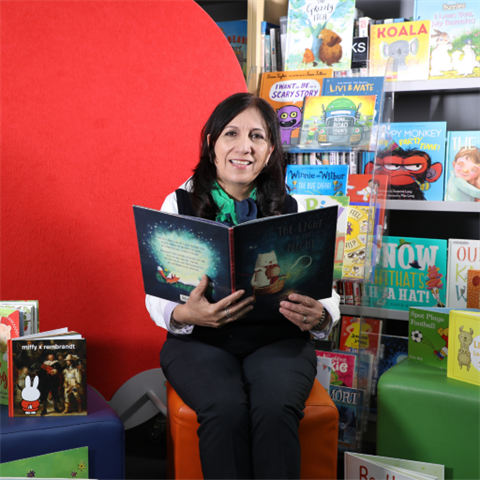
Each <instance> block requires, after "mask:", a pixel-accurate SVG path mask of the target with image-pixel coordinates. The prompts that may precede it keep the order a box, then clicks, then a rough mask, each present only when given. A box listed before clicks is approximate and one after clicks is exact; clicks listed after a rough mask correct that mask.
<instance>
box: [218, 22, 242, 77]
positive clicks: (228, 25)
mask: <svg viewBox="0 0 480 480" xmlns="http://www.w3.org/2000/svg"><path fill="white" fill-rule="evenodd" d="M217 25H218V26H219V27H220V30H221V31H222V32H223V34H224V35H225V37H226V38H227V40H228V43H229V44H230V45H231V46H232V49H233V51H234V52H235V56H236V57H237V60H238V63H239V64H240V68H241V69H242V71H243V76H244V77H245V79H246V78H247V74H248V72H247V20H233V21H230V22H217Z"/></svg>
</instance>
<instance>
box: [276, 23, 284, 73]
mask: <svg viewBox="0 0 480 480" xmlns="http://www.w3.org/2000/svg"><path fill="white" fill-rule="evenodd" d="M275 53H276V56H277V72H283V65H282V41H281V39H280V29H279V28H276V29H275Z"/></svg>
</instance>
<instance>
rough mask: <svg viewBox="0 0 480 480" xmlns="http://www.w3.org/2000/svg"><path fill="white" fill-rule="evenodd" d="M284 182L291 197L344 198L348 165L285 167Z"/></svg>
mask: <svg viewBox="0 0 480 480" xmlns="http://www.w3.org/2000/svg"><path fill="white" fill-rule="evenodd" d="M285 182H286V184H287V188H288V192H289V193H290V194H291V195H329V196H334V197H341V196H345V195H346V192H347V185H348V165H287V170H286V178H285Z"/></svg>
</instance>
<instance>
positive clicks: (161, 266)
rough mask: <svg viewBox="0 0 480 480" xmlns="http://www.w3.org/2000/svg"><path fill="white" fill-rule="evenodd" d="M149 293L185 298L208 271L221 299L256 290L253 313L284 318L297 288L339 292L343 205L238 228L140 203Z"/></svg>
mask: <svg viewBox="0 0 480 480" xmlns="http://www.w3.org/2000/svg"><path fill="white" fill-rule="evenodd" d="M133 209H134V216H135V224H136V229H137V237H138V246H139V250H140V261H141V267H142V274H143V281H144V287H145V292H146V293H147V294H149V295H154V296H156V297H160V298H163V299H166V300H170V301H174V302H178V303H185V302H186V301H187V300H188V298H189V296H190V293H191V292H192V290H193V289H194V288H195V287H196V286H197V285H198V284H199V283H200V280H201V279H202V276H203V275H204V274H205V275H207V276H208V278H209V286H208V288H207V291H206V292H205V296H206V298H207V299H208V300H209V301H211V302H218V301H219V300H221V299H223V298H225V297H226V296H228V295H230V294H231V293H233V292H235V291H237V290H245V296H253V297H254V298H255V302H254V303H253V306H254V308H253V310H252V311H251V312H250V313H249V314H248V315H247V318H248V319H264V320H267V319H275V318H279V317H280V316H281V314H280V313H279V304H280V301H281V300H283V299H286V298H287V296H288V295H289V294H291V293H295V292H296V293H299V294H302V295H307V296H309V297H312V298H315V299H322V298H328V297H330V296H331V295H332V281H333V267H334V256H335V239H336V225H337V209H338V207H337V206H332V207H326V208H322V209H319V210H310V211H307V212H300V213H292V214H288V215H279V216H273V217H267V218H260V219H256V220H252V221H248V222H245V223H241V224H239V225H236V226H234V227H229V226H227V225H224V224H222V223H217V222H213V221H209V220H205V219H202V218H196V217H188V216H182V215H175V214H171V213H166V212H160V211H158V210H153V209H149V208H144V207H139V206H134V207H133Z"/></svg>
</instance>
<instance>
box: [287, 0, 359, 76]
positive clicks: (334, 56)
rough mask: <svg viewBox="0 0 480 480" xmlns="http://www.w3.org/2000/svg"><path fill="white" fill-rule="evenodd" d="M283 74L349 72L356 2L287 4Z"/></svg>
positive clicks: (332, 0) (294, 0)
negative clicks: (327, 69) (291, 72)
mask: <svg viewBox="0 0 480 480" xmlns="http://www.w3.org/2000/svg"><path fill="white" fill-rule="evenodd" d="M287 17H288V24H287V40H286V52H285V70H311V69H315V68H328V67H331V68H333V70H335V71H344V70H350V68H351V61H352V43H353V27H354V19H355V0H290V1H289V2H288V13H287Z"/></svg>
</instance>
